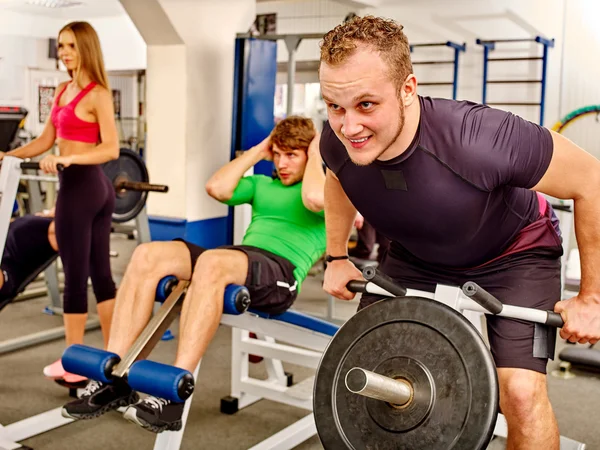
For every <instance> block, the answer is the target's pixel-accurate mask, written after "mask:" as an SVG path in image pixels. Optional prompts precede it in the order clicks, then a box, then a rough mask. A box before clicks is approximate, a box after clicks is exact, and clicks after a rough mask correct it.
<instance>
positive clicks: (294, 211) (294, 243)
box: [224, 175, 325, 288]
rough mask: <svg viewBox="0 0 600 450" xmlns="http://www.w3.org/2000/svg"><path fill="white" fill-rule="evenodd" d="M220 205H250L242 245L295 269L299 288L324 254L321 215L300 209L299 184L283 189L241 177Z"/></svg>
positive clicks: (257, 177)
mask: <svg viewBox="0 0 600 450" xmlns="http://www.w3.org/2000/svg"><path fill="white" fill-rule="evenodd" d="M224 203H226V204H227V205H230V206H235V205H241V204H243V203H250V204H251V205H252V221H251V222H250V225H249V226H248V230H246V234H245V235H244V239H243V241H242V245H252V246H254V247H258V248H261V249H263V250H267V251H269V252H271V253H274V254H276V255H278V256H281V257H283V258H286V259H287V260H288V261H290V262H291V263H292V264H293V265H294V266H296V269H295V270H294V278H295V279H296V281H298V288H300V285H301V284H302V282H303V281H304V279H305V278H306V275H307V273H308V270H309V269H310V268H311V267H312V265H313V264H314V263H315V262H316V261H317V260H318V259H319V258H320V257H321V255H322V254H323V253H324V252H325V215H324V212H323V211H321V212H318V213H315V212H312V211H311V210H309V209H307V208H306V207H305V206H304V203H302V183H296V184H294V185H292V186H285V185H283V184H282V183H281V181H280V180H274V179H272V178H270V177H267V176H265V175H253V176H250V177H244V178H242V179H241V180H240V182H239V183H238V185H237V187H236V188H235V191H234V193H233V196H232V197H231V199H229V200H228V201H226V202H224Z"/></svg>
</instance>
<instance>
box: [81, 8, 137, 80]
mask: <svg viewBox="0 0 600 450" xmlns="http://www.w3.org/2000/svg"><path fill="white" fill-rule="evenodd" d="M87 20H88V22H90V24H91V25H92V26H93V27H94V28H95V30H96V32H97V33H98V37H99V38H100V44H101V45H102V53H103V54H104V65H105V66H106V70H108V71H117V70H139V69H145V68H146V43H145V42H144V39H143V38H142V36H141V35H140V33H139V32H138V31H137V29H136V28H135V25H134V24H133V22H132V21H131V19H130V18H129V16H127V15H126V14H123V15H122V16H118V17H105V18H99V19H94V18H88V19H87Z"/></svg>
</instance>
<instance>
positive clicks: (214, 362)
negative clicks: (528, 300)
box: [0, 235, 600, 450]
mask: <svg viewBox="0 0 600 450" xmlns="http://www.w3.org/2000/svg"><path fill="white" fill-rule="evenodd" d="M134 245H135V242H134V241H129V240H127V239H126V238H124V237H122V236H120V235H113V239H112V249H113V250H116V251H117V252H119V257H117V258H114V259H113V260H112V267H113V273H114V274H115V278H116V280H117V281H118V280H119V279H120V277H121V276H122V274H123V272H124V270H125V267H126V264H127V262H128V261H129V257H130V255H131V252H132V251H133V248H134ZM321 283H322V275H320V274H317V275H315V276H310V277H309V278H308V279H307V281H306V282H305V283H304V286H303V290H302V293H301V295H300V296H299V298H298V300H297V302H296V305H295V308H296V309H298V310H301V311H304V312H308V313H312V314H316V315H324V314H325V313H326V301H325V299H326V295H325V293H324V292H323V291H322V290H321ZM90 298H92V299H93V296H92V294H91V292H90ZM93 303H94V302H93V300H91V301H90V306H91V308H92V310H93ZM47 304H48V299H46V298H39V299H35V300H27V301H23V302H18V303H14V304H12V305H10V306H8V307H7V308H6V309H5V310H4V311H2V313H0V341H4V340H7V339H11V338H16V337H19V336H22V335H25V334H29V333H33V332H38V331H41V330H45V329H49V328H53V327H56V326H60V325H61V323H62V320H61V318H60V317H53V316H47V315H44V314H42V313H41V311H42V310H43V308H44V306H46V305H47ZM356 306H357V301H356V300H354V301H352V302H341V301H339V302H337V304H336V316H337V317H339V318H340V319H347V318H348V317H350V316H351V315H352V314H353V313H354V311H355V310H356ZM172 330H173V331H174V333H175V334H176V335H177V326H176V324H174V325H173V327H172ZM230 340H231V332H230V329H229V328H228V327H225V326H221V327H219V330H218V331H217V334H216V336H215V339H214V341H213V343H212V344H211V346H210V347H209V350H208V353H207V354H206V356H205V358H204V360H203V361H202V367H201V370H200V377H199V380H198V382H197V387H196V394H195V395H194V398H193V403H192V407H191V411H190V416H189V418H188V423H187V427H186V431H185V435H184V438H183V443H182V446H181V448H182V449H184V450H185V449H199V448H206V449H215V450H216V449H228V450H236V449H240V450H242V449H247V448H249V447H251V446H253V445H255V444H257V443H258V442H260V441H262V440H263V439H266V438H267V437H269V436H271V435H272V434H274V433H276V432H277V431H279V430H281V429H283V428H285V427H286V426H288V425H290V424H292V423H293V422H295V421H296V420H299V419H301V418H302V417H304V416H305V415H306V414H307V412H306V411H304V410H300V409H298V408H294V407H291V406H285V405H280V404H278V403H275V402H271V401H267V400H263V401H260V402H258V403H256V404H254V405H251V406H250V407H248V408H246V409H243V410H241V411H239V412H238V413H236V414H235V415H232V416H229V415H224V414H221V413H220V412H219V404H220V398H221V397H223V396H226V395H228V394H229V377H230V364H231V361H230V360H231V356H230ZM86 344H89V345H92V346H98V347H100V346H101V345H102V336H101V333H100V331H99V330H98V331H92V332H89V333H88V334H87V335H86ZM563 345H564V344H562V342H559V343H558V350H560V349H561V348H562V346H563ZM176 346H177V340H172V341H167V342H160V343H159V344H158V346H157V347H156V349H155V350H154V352H153V354H152V358H153V359H155V360H157V361H160V362H164V363H172V362H173V356H174V354H175V351H176ZM63 349H64V343H63V341H62V340H57V341H54V342H51V343H47V344H44V345H39V346H36V347H32V348H29V349H25V350H20V351H17V352H13V353H10V354H6V355H0V399H1V400H2V406H1V407H0V424H2V425H8V424H10V423H13V422H15V421H18V420H22V419H25V418H27V417H29V416H33V415H35V414H39V413H42V412H44V411H47V410H49V409H52V408H56V407H57V406H60V405H62V404H64V403H66V402H68V401H69V400H70V399H69V397H68V392H67V390H66V389H65V388H63V387H61V386H59V385H57V384H55V383H53V382H51V381H48V380H47V379H45V378H44V376H43V375H42V368H43V367H44V366H45V365H46V364H49V363H51V362H53V361H54V360H56V359H57V358H58V357H59V356H60V354H61V353H62V351H63ZM557 368H558V363H557V362H551V364H550V365H549V371H552V370H554V369H557ZM252 370H253V371H256V373H261V371H262V372H265V371H264V368H263V367H262V364H255V365H252ZM286 370H287V371H288V372H292V373H293V374H294V381H301V380H302V379H304V378H306V377H307V376H310V375H311V373H310V370H309V369H305V368H301V367H297V366H293V365H286ZM574 373H575V374H576V375H577V377H576V378H574V379H571V380H564V379H559V378H555V377H552V376H549V377H548V384H549V391H550V398H551V400H552V404H553V405H554V408H555V411H556V415H557V417H558V423H559V426H560V428H561V433H562V434H563V435H565V436H568V437H570V438H572V439H576V440H578V441H581V442H584V443H586V444H587V448H588V449H600V435H599V434H598V433H597V430H596V428H595V425H596V423H597V419H596V417H597V406H598V403H597V399H598V398H600V377H599V376H598V375H594V374H590V373H583V372H574ZM154 438H155V435H154V434H152V433H150V432H148V431H145V430H143V429H141V428H139V427H137V426H135V425H133V424H130V423H129V422H127V421H125V420H123V419H122V418H121V416H120V414H118V413H109V414H106V415H105V416H103V417H101V418H99V419H95V420H92V421H84V422H74V423H71V424H69V425H66V426H64V427H61V428H57V429H55V430H51V431H49V432H47V433H44V434H41V435H38V436H35V437H33V438H31V439H28V440H26V441H24V442H22V444H23V445H26V446H29V447H31V448H33V449H35V450H64V449H65V448H74V449H85V450H113V449H114V450H117V449H131V448H138V449H151V448H152V447H153V445H154ZM297 448H298V449H301V450H309V449H310V450H313V449H321V448H322V446H321V444H320V442H319V439H318V438H317V437H313V438H311V439H310V440H308V441H306V442H305V443H303V444H301V445H300V446H299V447H297ZM489 448H490V449H493V450H500V449H504V448H505V445H504V442H503V440H502V439H495V440H494V441H493V442H492V444H491V445H490V447H489Z"/></svg>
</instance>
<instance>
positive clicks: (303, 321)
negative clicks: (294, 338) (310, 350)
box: [249, 309, 340, 336]
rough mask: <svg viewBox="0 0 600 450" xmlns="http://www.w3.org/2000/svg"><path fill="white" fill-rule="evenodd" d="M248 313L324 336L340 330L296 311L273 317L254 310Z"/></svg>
mask: <svg viewBox="0 0 600 450" xmlns="http://www.w3.org/2000/svg"><path fill="white" fill-rule="evenodd" d="M249 311H250V312H251V313H253V314H256V315H258V316H260V317H263V318H265V319H271V320H280V321H281V322H285V323H291V324H292V325H297V326H299V327H302V328H307V329H309V330H312V331H316V332H317V333H322V334H326V335H327V336H333V335H334V334H335V333H337V330H338V329H339V328H340V327H339V326H338V325H335V324H333V323H331V322H327V321H326V320H323V319H319V318H317V317H313V316H309V315H307V314H302V313H301V312H298V311H291V310H290V311H286V312H284V313H282V314H275V315H273V314H267V313H264V312H262V311H256V310H254V309H250V310H249Z"/></svg>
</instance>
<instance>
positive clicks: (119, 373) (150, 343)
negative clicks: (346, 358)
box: [63, 277, 338, 450]
mask: <svg viewBox="0 0 600 450" xmlns="http://www.w3.org/2000/svg"><path fill="white" fill-rule="evenodd" d="M188 284H189V283H188V282H187V281H177V280H176V279H175V277H166V278H164V279H162V280H161V281H160V283H159V284H158V287H157V301H161V302H162V303H163V305H162V306H161V308H160V309H159V310H158V311H157V312H156V313H155V314H154V316H153V317H152V319H151V320H150V321H149V322H148V324H147V326H146V327H145V328H144V330H143V331H142V333H141V334H140V336H139V337H138V339H137V340H136V341H135V343H134V344H133V345H132V347H131V349H130V350H129V352H128V353H127V354H126V355H125V356H124V357H123V358H122V359H120V358H119V357H118V355H116V354H114V353H110V352H106V351H103V350H98V349H95V348H91V347H86V346H83V345H74V346H71V347H69V348H68V349H67V350H66V351H65V353H64V355H63V365H64V367H65V370H67V371H69V372H72V373H77V374H80V375H83V376H86V377H88V378H91V379H95V380H98V381H103V382H110V381H111V380H112V379H115V378H117V377H118V378H125V379H127V382H128V383H129V385H130V386H131V387H132V388H133V389H134V390H137V391H140V392H144V393H147V394H150V395H155V396H157V397H161V398H167V399H170V400H172V401H176V402H181V401H186V405H185V409H184V413H183V416H182V429H181V430H180V431H177V432H173V431H165V432H162V433H160V434H159V435H158V436H157V438H156V441H155V445H154V449H155V450H177V449H179V447H180V445H181V440H182V438H183V432H184V429H185V424H186V420H187V416H188V414H189V408H190V405H191V400H190V399H191V397H192V392H193V390H194V381H195V380H196V379H197V376H198V372H199V369H200V364H198V367H196V370H195V371H194V374H190V373H189V372H188V371H186V370H183V369H179V368H176V367H173V366H169V365H166V364H161V363H157V362H153V361H149V360H146V359H145V358H146V357H147V356H148V355H149V354H150V352H151V350H152V349H153V348H154V346H155V345H156V344H157V342H158V341H159V340H160V338H161V336H162V335H163V333H164V332H165V331H166V330H167V329H168V327H169V326H170V324H171V322H172V321H173V320H174V319H175V317H177V315H178V314H179V312H180V311H181V307H182V304H183V299H184V297H185V294H186V291H187V288H188ZM249 306H250V295H249V293H248V290H247V289H246V288H245V287H243V286H237V285H229V286H228V287H227V289H226V290H225V295H224V308H223V316H222V319H221V323H222V324H224V325H228V326H230V327H232V333H233V340H232V373H231V395H230V396H228V397H226V398H224V399H222V402H221V411H222V412H224V413H228V414H233V413H235V412H236V411H238V410H239V409H242V408H245V407H246V406H249V405H251V404H253V403H255V402H257V401H258V400H261V399H268V400H272V401H276V402H279V403H284V404H287V405H291V406H295V407H298V408H302V409H305V410H307V411H308V412H309V414H307V415H306V416H305V417H303V418H302V419H300V420H299V421H297V422H295V423H294V424H292V425H290V426H288V427H287V428H285V429H283V430H281V431H280V432H278V433H276V434H275V435H273V436H271V437H269V438H268V439H266V440H264V441H263V442H261V443H259V444H257V445H255V446H254V447H252V449H253V450H267V449H291V448H293V447H295V446H297V445H298V444H300V443H301V442H304V441H305V440H307V439H309V438H310V437H312V436H314V435H316V433H317V431H316V428H315V423H314V418H313V415H312V408H313V402H312V389H313V381H314V377H309V378H307V379H306V380H303V381H301V382H300V383H298V384H296V385H293V386H289V382H288V381H289V378H288V375H287V374H286V373H285V372H284V370H283V365H282V361H286V362H290V363H294V364H297V365H301V366H304V367H308V368H312V369H316V368H317V366H318V364H319V361H320V359H321V356H322V353H323V351H324V350H325V348H326V346H327V345H328V344H329V342H330V340H331V337H332V336H333V335H334V334H335V333H336V331H337V330H338V327H337V326H336V325H333V324H331V323H329V322H326V321H324V320H321V319H318V318H314V317H311V316H308V315H306V314H302V313H300V312H297V311H286V312H285V313H283V314H279V315H268V314H265V313H262V312H259V311H255V310H253V309H252V308H250V309H248V308H249ZM250 331H252V332H254V333H255V334H256V335H257V338H256V339H254V338H250V337H249V332H250ZM298 342H300V343H302V347H298V346H297V343H298ZM289 344H294V345H289ZM249 354H253V355H257V356H262V357H264V358H265V363H266V369H267V373H268V377H267V379H266V380H261V379H257V378H253V377H251V376H250V375H249V361H248V359H249V358H248V356H249ZM67 420H68V419H67Z"/></svg>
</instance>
